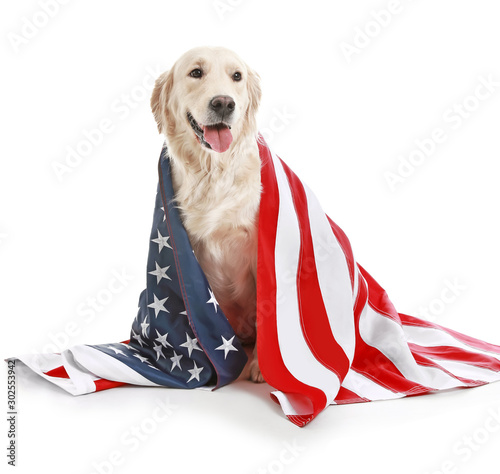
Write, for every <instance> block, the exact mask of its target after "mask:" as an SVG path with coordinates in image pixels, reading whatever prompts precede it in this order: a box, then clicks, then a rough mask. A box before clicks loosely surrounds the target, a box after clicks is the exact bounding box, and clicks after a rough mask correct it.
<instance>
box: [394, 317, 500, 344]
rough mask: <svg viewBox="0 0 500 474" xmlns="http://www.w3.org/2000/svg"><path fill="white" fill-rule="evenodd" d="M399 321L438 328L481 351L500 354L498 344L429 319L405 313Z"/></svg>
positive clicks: (410, 324)
mask: <svg viewBox="0 0 500 474" xmlns="http://www.w3.org/2000/svg"><path fill="white" fill-rule="evenodd" d="M399 317H400V318H401V322H402V323H403V324H405V325H407V326H416V327H422V328H432V329H439V330H440V331H444V332H445V333H447V334H449V335H450V336H453V337H454V338H455V339H457V340H459V341H460V342H463V343H464V344H466V345H468V346H471V347H474V348H476V349H480V350H482V351H488V352H493V353H495V354H500V346H496V345H495V344H490V343H488V342H484V341H481V340H480V339H476V338H475V337H471V336H467V335H465V334H462V333H460V332H457V331H453V329H449V328H445V327H443V326H440V325H439V324H435V323H431V322H430V321H425V320H422V319H419V318H415V317H413V316H408V315H407V314H400V315H399Z"/></svg>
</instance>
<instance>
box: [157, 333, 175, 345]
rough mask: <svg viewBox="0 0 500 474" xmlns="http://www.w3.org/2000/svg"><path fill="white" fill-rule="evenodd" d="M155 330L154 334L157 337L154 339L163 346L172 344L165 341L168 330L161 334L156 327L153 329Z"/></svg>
mask: <svg viewBox="0 0 500 474" xmlns="http://www.w3.org/2000/svg"><path fill="white" fill-rule="evenodd" d="M155 331H156V334H157V335H158V337H157V338H156V339H155V341H158V342H159V343H160V344H161V345H162V346H163V347H172V344H170V343H169V342H168V341H167V336H168V332H166V333H165V334H163V336H162V335H161V334H160V333H159V332H158V329H155Z"/></svg>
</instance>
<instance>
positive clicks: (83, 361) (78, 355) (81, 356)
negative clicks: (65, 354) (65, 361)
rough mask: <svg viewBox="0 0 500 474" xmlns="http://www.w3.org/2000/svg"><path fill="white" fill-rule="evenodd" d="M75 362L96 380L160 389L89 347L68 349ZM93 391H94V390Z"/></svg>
mask: <svg viewBox="0 0 500 474" xmlns="http://www.w3.org/2000/svg"><path fill="white" fill-rule="evenodd" d="M70 350H71V352H72V353H73V356H74V358H75V361H76V362H78V364H80V365H82V366H83V367H85V369H87V370H88V371H90V372H92V373H93V374H95V375H96V376H97V377H98V378H103V379H107V380H112V381H115V382H124V383H128V384H133V385H148V386H153V387H160V386H161V385H158V384H156V383H154V382H151V380H148V379H147V378H145V377H143V376H142V375H141V374H139V373H138V372H136V371H135V370H133V369H131V368H130V367H129V366H128V365H126V364H123V363H122V362H120V361H119V360H118V359H115V358H114V357H112V356H110V355H108V354H106V353H104V352H102V351H100V350H99V349H94V348H93V347H90V346H84V345H81V346H75V347H73V348H71V349H70ZM94 390H95V389H94Z"/></svg>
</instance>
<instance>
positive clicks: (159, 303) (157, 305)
mask: <svg viewBox="0 0 500 474" xmlns="http://www.w3.org/2000/svg"><path fill="white" fill-rule="evenodd" d="M153 298H154V301H153V303H151V304H148V308H153V309H154V310H155V318H157V317H158V313H159V312H160V311H165V312H166V313H169V312H170V311H168V310H167V309H166V308H165V306H163V305H164V304H165V301H167V300H168V296H167V297H166V298H163V299H162V300H159V299H158V298H157V297H156V295H155V294H154V293H153Z"/></svg>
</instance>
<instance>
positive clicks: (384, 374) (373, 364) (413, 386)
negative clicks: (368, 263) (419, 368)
mask: <svg viewBox="0 0 500 474" xmlns="http://www.w3.org/2000/svg"><path fill="white" fill-rule="evenodd" d="M370 291H371V288H370ZM366 304H368V287H367V284H366V282H365V280H364V279H363V278H362V276H361V275H360V277H359V285H358V298H357V300H356V304H355V306H354V324H355V328H356V329H355V331H356V350H355V352H354V360H353V362H352V369H353V370H356V371H357V372H359V373H360V374H362V375H364V376H365V377H367V378H368V379H370V380H371V381H372V382H375V383H376V384H378V385H380V386H381V387H384V388H386V389H387V390H390V391H391V392H394V393H403V394H406V395H412V394H415V393H427V392H430V391H431V389H429V388H428V387H424V386H423V385H420V384H418V383H416V382H413V381H411V380H408V379H407V378H406V377H404V375H403V374H402V373H401V372H400V371H399V369H398V368H397V367H396V366H395V365H394V364H393V362H392V361H391V360H389V359H388V358H387V357H386V356H385V355H384V354H383V353H382V352H380V351H379V350H378V349H377V348H375V347H372V346H369V345H368V344H366V342H365V341H364V340H363V338H362V337H361V334H360V332H359V321H360V317H361V313H362V311H363V309H364V307H365V305H366Z"/></svg>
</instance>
